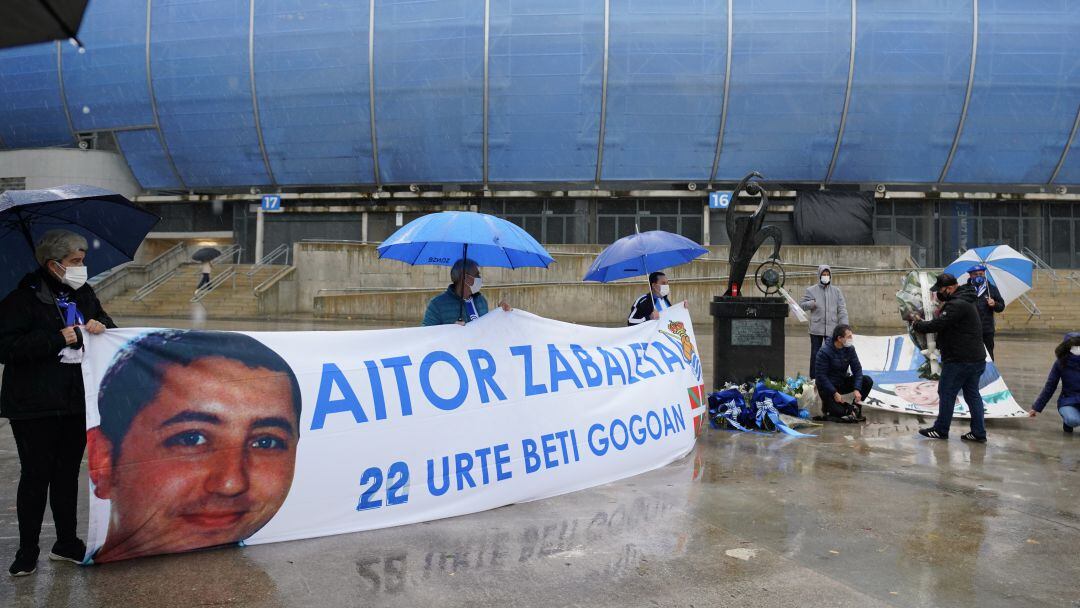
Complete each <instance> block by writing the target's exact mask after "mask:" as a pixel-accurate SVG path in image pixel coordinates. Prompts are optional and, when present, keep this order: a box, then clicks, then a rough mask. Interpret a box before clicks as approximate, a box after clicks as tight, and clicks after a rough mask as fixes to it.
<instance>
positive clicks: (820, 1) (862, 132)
mask: <svg viewBox="0 0 1080 608" xmlns="http://www.w3.org/2000/svg"><path fill="white" fill-rule="evenodd" d="M853 24H854V25H853ZM80 38H81V39H82V40H83V42H84V43H85V46H86V49H85V52H80V51H79V49H77V48H75V47H74V46H71V45H68V44H63V43H56V44H45V45H36V46H29V47H22V48H16V49H9V50H6V51H2V52H0V142H2V143H0V145H2V146H4V147H7V148H23V147H39V146H52V145H64V144H71V143H72V142H73V138H74V133H76V132H83V131H103V130H108V131H115V132H116V135H117V140H118V143H119V145H120V148H121V150H122V152H123V154H124V155H125V157H126V158H127V160H128V163H129V164H130V166H131V168H132V171H133V172H134V174H135V176H136V177H137V178H138V180H139V181H140V183H141V184H142V185H143V186H144V187H146V188H148V189H172V188H191V189H203V188H232V187H247V186H272V185H277V186H339V185H358V186H367V185H379V184H408V183H422V184H427V183H448V184H450V183H465V184H479V183H485V182H491V183H513V182H533V183H535V182H541V183H581V182H586V183H592V182H596V181H599V182H615V181H617V182H623V181H635V182H650V181H655V182H664V181H667V182H671V181H696V182H709V181H734V180H736V179H737V178H738V177H740V176H741V175H742V174H744V173H745V172H747V171H748V170H750V169H756V170H758V171H761V172H762V173H764V174H765V175H767V176H768V177H769V178H770V179H771V180H776V181H797V182H813V183H821V182H831V183H876V182H884V183H892V184H896V183H912V184H939V183H940V184H988V185H994V184H1002V185H1018V184H1019V185H1039V184H1062V185H1076V184H1080V150H1076V148H1077V147H1080V145H1077V143H1076V141H1075V140H1076V139H1077V138H1076V131H1077V126H1078V123H1080V114H1078V108H1080V2H1070V1H1069V0H982V1H980V2H975V1H974V0H906V1H905V2H894V3H886V2H871V1H868V0H863V2H857V1H856V0H755V1H754V2H745V1H741V0H740V1H737V2H736V1H734V0H664V1H663V2H659V1H657V2H641V1H634V0H512V1H511V0H488V1H487V2H482V1H480V0H438V1H437V2H436V1H429V2H417V1H415V0H369V1H368V2H364V1H362V0H323V1H320V2H317V3H316V2H310V1H308V0H258V1H257V2H255V1H254V0H141V1H139V0H94V1H93V2H91V3H90V6H89V9H88V10H87V13H86V16H85V20H84V23H83V27H82V29H81V31H80Z"/></svg>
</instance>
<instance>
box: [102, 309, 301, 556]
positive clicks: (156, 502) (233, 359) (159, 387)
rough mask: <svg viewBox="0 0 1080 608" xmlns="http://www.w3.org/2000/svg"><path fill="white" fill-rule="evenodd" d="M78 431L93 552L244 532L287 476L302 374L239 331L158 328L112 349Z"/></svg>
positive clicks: (280, 493)
mask: <svg viewBox="0 0 1080 608" xmlns="http://www.w3.org/2000/svg"><path fill="white" fill-rule="evenodd" d="M98 413H99V416H100V424H98V425H97V426H95V427H93V428H91V429H89V430H88V431H86V434H87V442H88V444H89V449H88V451H89V469H90V480H91V481H92V482H93V491H94V495H95V496H96V497H97V498H98V499H101V500H108V501H109V506H108V518H107V522H103V523H105V524H107V529H106V530H105V531H104V538H102V530H101V529H100V528H98V527H96V526H94V524H93V518H91V520H92V523H91V530H90V537H89V539H90V541H91V545H92V546H91V553H90V555H89V557H90V559H92V560H93V562H95V563H101V562H110V561H116V560H121V559H129V558H132V557H139V556H143V555H154V554H159V553H174V552H179V551H190V550H193V549H199V548H203V547H213V546H217V545H225V544H231V543H236V542H239V541H242V540H244V539H246V538H248V537H250V536H251V535H253V534H255V533H256V532H258V531H259V529H261V528H262V527H263V526H264V525H266V523H267V522H269V521H270V519H271V518H273V516H274V515H275V514H276V513H277V512H278V509H279V508H280V507H281V505H282V504H283V503H284V502H285V498H286V496H287V495H288V493H289V489H290V488H291V486H292V481H293V473H294V469H295V465H296V449H297V443H298V441H299V436H300V427H299V425H300V413H301V396H300V386H299V384H298V383H297V380H296V376H295V375H294V374H293V371H292V369H291V368H290V367H289V364H288V363H286V362H285V360H284V359H283V358H282V357H281V356H280V355H278V354H277V353H276V352H274V351H273V350H271V349H270V348H269V347H267V346H266V345H264V344H263V343H261V342H259V341H258V340H256V339H254V338H252V337H251V336H247V335H244V334H240V333H233V332H210V331H180V330H165V331H154V332H151V333H148V334H143V335H142V336H140V337H139V338H137V339H135V340H133V341H132V342H131V343H129V344H127V345H126V346H125V347H124V348H123V350H121V351H120V352H119V353H118V354H117V356H116V357H115V359H114V360H113V362H112V364H111V365H110V367H109V368H108V370H107V371H106V372H105V375H104V377H103V379H102V380H101V384H100V392H99V394H98Z"/></svg>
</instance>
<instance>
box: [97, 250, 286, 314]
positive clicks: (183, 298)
mask: <svg viewBox="0 0 1080 608" xmlns="http://www.w3.org/2000/svg"><path fill="white" fill-rule="evenodd" d="M200 266H201V265H200V264H183V265H181V266H180V268H179V269H178V270H177V272H176V274H175V275H173V277H172V278H171V279H169V280H168V281H167V282H165V283H164V284H163V285H161V286H160V287H158V288H157V290H155V291H154V292H153V293H151V294H150V295H148V296H146V297H145V298H143V299H142V300H141V301H137V302H133V301H132V297H134V296H135V294H136V292H137V291H138V289H137V288H133V289H129V290H127V291H125V292H124V293H122V294H121V295H120V296H118V297H115V298H112V299H111V300H109V301H107V302H104V303H103V304H104V306H105V310H107V311H108V312H109V314H111V315H113V316H118V317H187V316H191V315H204V314H205V316H206V317H209V318H218V319H230V318H254V317H258V316H259V308H258V300H257V299H256V297H255V294H254V293H253V291H252V290H253V288H254V287H255V286H257V285H259V283H261V282H263V281H265V280H266V279H267V278H269V277H270V276H272V275H273V274H274V273H276V272H278V271H280V270H281V269H283V268H285V267H284V266H262V267H260V268H259V269H258V270H257V271H256V272H255V274H254V275H252V276H251V277H250V278H249V277H247V276H246V273H247V272H249V271H250V270H251V269H252V268H253V265H251V264H235V265H221V266H215V268H214V275H213V276H214V277H216V276H218V275H219V274H220V273H222V272H225V271H227V270H228V269H230V268H232V269H235V270H236V275H235V276H234V277H233V278H232V279H229V280H228V281H226V282H225V283H224V284H222V285H221V286H220V287H218V288H217V289H215V290H214V291H213V292H211V293H210V294H209V295H207V296H205V297H204V298H203V299H202V300H201V301H200V302H197V303H192V302H191V298H192V296H193V295H194V294H195V286H196V285H198V284H199V279H200V278H201V275H200V273H199V270H200Z"/></svg>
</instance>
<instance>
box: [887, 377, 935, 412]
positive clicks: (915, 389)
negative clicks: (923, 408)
mask: <svg viewBox="0 0 1080 608" xmlns="http://www.w3.org/2000/svg"><path fill="white" fill-rule="evenodd" d="M937 389H938V383H937V382H934V381H926V382H908V383H905V384H897V385H896V396H897V397H900V398H901V399H904V400H906V401H907V402H908V403H911V404H914V405H932V406H935V407H936V406H937V404H938V393H937Z"/></svg>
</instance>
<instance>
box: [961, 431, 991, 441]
mask: <svg viewBox="0 0 1080 608" xmlns="http://www.w3.org/2000/svg"><path fill="white" fill-rule="evenodd" d="M960 439H963V440H964V441H974V442H975V443H986V435H983V436H982V437H979V436H978V435H976V434H975V433H964V434H963V435H961V436H960Z"/></svg>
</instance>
